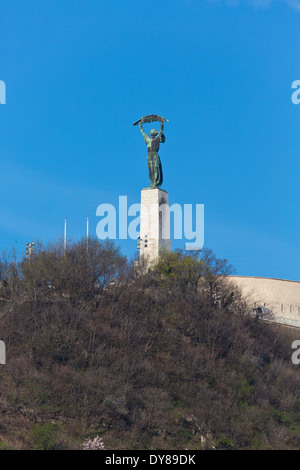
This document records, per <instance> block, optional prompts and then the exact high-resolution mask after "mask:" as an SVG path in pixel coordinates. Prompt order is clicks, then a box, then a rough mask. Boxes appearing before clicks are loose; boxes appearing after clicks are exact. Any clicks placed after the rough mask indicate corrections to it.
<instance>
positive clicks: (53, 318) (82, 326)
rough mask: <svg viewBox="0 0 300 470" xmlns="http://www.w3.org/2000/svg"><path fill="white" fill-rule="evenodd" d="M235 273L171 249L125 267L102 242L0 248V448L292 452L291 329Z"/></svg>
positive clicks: (298, 405)
mask: <svg viewBox="0 0 300 470" xmlns="http://www.w3.org/2000/svg"><path fill="white" fill-rule="evenodd" d="M230 272H231V268H230V266H228V264H227V263H226V262H225V261H223V260H218V259H217V258H216V257H215V255H214V254H213V253H212V252H210V251H208V250H204V251H203V252H202V253H200V256H190V255H186V254H184V253H182V252H180V251H176V252H173V253H171V254H162V257H161V259H160V261H159V263H158V264H157V265H156V266H155V268H154V269H153V271H151V272H150V273H149V274H147V275H145V276H141V277H134V274H133V269H132V265H131V264H130V263H128V262H127V260H126V259H125V258H124V257H123V256H122V255H121V254H120V252H119V250H118V249H116V248H115V246H114V245H112V244H111V243H100V242H99V241H97V240H91V241H90V244H89V251H87V249H86V245H85V243H84V242H77V243H73V244H71V245H69V247H68V250H67V253H66V255H65V256H64V253H63V247H62V245H61V244H60V243H54V244H52V245H50V246H47V247H43V246H42V245H41V246H39V247H37V248H36V251H35V254H34V255H33V256H32V257H31V259H30V260H28V259H23V260H21V261H18V260H16V259H14V258H13V257H12V258H11V257H9V256H6V257H5V256H3V257H2V260H1V262H0V279H1V289H0V290H1V292H0V297H1V298H2V301H1V302H0V338H1V339H2V340H4V341H5V343H6V346H7V364H6V365H5V366H0V367H1V369H0V442H1V446H2V448H6V449H7V448H8V449H9V448H14V449H77V448H79V447H80V444H81V443H82V442H83V440H84V438H85V437H87V436H91V437H93V436H95V435H98V436H101V437H102V438H103V441H104V443H105V446H106V448H107V449H205V448H209V449H210V448H216V449H296V448H299V438H300V375H299V371H298V369H297V366H293V365H292V363H291V347H290V345H291V337H292V336H293V334H292V333H290V332H288V333H287V332H286V330H284V329H282V328H279V327H274V326H270V325H268V324H266V323H262V322H258V321H257V320H256V319H255V318H253V317H252V316H251V314H250V313H251V312H250V311H249V308H248V306H247V304H246V303H245V302H244V301H243V299H242V298H241V296H240V293H239V292H238V291H237V290H236V291H235V290H233V289H232V286H231V285H230V283H228V280H227V275H228V274H230ZM286 335H289V336H288V337H286Z"/></svg>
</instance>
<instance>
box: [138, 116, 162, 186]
mask: <svg viewBox="0 0 300 470" xmlns="http://www.w3.org/2000/svg"><path fill="white" fill-rule="evenodd" d="M154 121H158V122H160V131H159V132H158V131H157V130H156V129H152V130H151V131H150V136H149V135H148V134H146V132H145V131H144V129H143V123H145V122H154ZM166 121H167V119H165V118H162V117H161V116H158V115H156V114H150V115H149V116H145V117H143V118H141V119H140V120H139V121H137V122H135V123H134V124H133V125H134V126H136V125H137V124H139V126H140V131H141V133H142V135H143V137H144V140H145V143H146V145H147V148H148V156H147V163H148V170H149V178H150V181H151V185H150V186H149V188H159V187H160V186H161V185H162V183H163V172H162V166H161V161H160V158H159V155H158V150H159V144H160V143H162V144H163V143H164V142H165V140H166V138H165V136H164V134H163V130H164V122H166Z"/></svg>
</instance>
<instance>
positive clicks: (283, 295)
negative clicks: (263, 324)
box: [230, 276, 300, 328]
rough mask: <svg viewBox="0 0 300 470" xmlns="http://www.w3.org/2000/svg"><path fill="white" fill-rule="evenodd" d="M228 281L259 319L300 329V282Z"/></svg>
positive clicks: (254, 278)
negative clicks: (246, 300) (244, 298)
mask: <svg viewBox="0 0 300 470" xmlns="http://www.w3.org/2000/svg"><path fill="white" fill-rule="evenodd" d="M230 279H231V281H232V282H234V283H236V284H237V285H238V286H239V287H240V288H241V290H242V292H243V294H244V296H245V297H246V298H247V299H248V300H249V301H250V303H251V304H252V306H253V309H254V312H255V313H257V314H258V315H259V316H260V317H261V318H263V319H265V320H271V321H274V322H276V323H282V324H285V325H291V326H297V327H299V328H300V282H297V281H287V280H284V279H270V278H264V277H247V276H230Z"/></svg>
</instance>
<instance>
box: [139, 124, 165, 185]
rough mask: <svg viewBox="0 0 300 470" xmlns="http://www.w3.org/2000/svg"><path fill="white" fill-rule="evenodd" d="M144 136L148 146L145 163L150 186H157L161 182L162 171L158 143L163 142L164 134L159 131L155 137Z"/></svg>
mask: <svg viewBox="0 0 300 470" xmlns="http://www.w3.org/2000/svg"><path fill="white" fill-rule="evenodd" d="M144 138H145V142H146V145H147V148H148V156H147V163H148V170H149V178H150V181H151V187H156V188H158V187H159V186H161V185H162V183H163V172H162V166H161V161H160V158H159V155H158V150H159V144H160V143H164V142H165V136H164V134H163V133H162V132H159V133H158V135H157V136H156V137H149V136H148V135H145V136H144Z"/></svg>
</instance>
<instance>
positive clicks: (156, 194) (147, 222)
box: [140, 188, 171, 266]
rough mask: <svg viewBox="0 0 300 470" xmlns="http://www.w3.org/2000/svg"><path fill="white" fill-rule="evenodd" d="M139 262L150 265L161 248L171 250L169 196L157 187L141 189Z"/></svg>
mask: <svg viewBox="0 0 300 470" xmlns="http://www.w3.org/2000/svg"><path fill="white" fill-rule="evenodd" d="M140 226H141V230H140V262H141V264H144V265H148V266H150V265H151V263H152V262H153V261H156V260H157V258H158V256H159V253H160V251H161V250H167V251H171V240H170V209H169V196H168V193H167V192H166V191H164V190H163V189H159V188H145V189H142V191H141V224H140Z"/></svg>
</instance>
